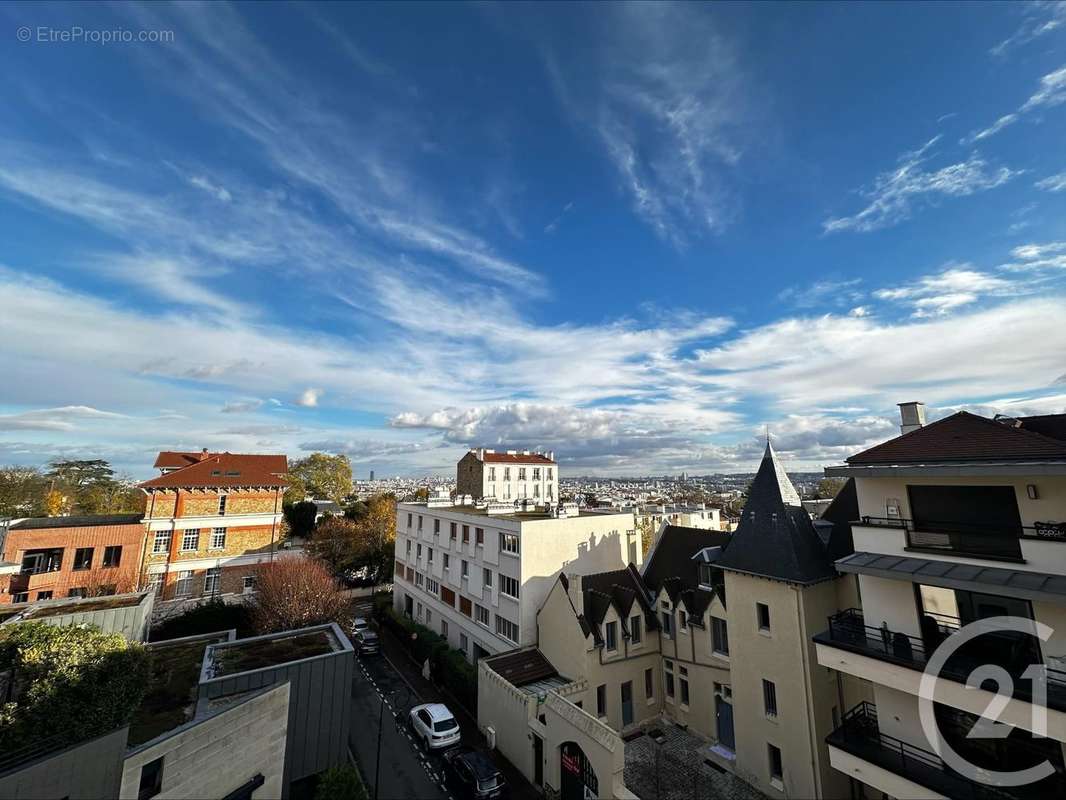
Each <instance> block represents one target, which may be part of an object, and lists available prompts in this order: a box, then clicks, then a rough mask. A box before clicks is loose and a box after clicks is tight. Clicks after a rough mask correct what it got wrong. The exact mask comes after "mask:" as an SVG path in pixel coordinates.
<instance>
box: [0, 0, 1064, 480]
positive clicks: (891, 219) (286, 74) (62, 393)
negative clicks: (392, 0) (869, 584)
mask: <svg viewBox="0 0 1066 800" xmlns="http://www.w3.org/2000/svg"><path fill="white" fill-rule="evenodd" d="M0 23H2V30H0V35H3V36H6V37H7V41H6V42H5V44H4V46H3V47H0V102H2V106H0V107H2V108H3V109H4V113H3V114H2V115H0V242H2V243H3V246H2V248H0V291H2V297H3V311H2V313H0V342H2V347H0V364H2V366H3V381H2V384H0V385H2V389H0V463H43V462H45V461H47V460H48V459H50V458H54V457H56V456H74V455H76V456H85V457H87V456H92V457H103V458H107V459H110V460H112V461H113V462H114V463H115V464H116V465H118V466H119V467H120V468H121V469H122V470H124V471H125V472H127V473H129V474H131V475H133V476H144V475H147V474H149V472H150V466H151V462H152V460H153V458H154V455H155V452H156V451H157V450H159V449H161V448H195V449H198V448H200V447H210V448H212V449H229V450H232V451H257V452H264V451H277V452H285V453H287V454H288V455H289V456H290V457H298V456H300V455H302V454H304V453H306V452H308V451H312V450H328V451H332V452H344V453H347V454H348V455H349V456H350V457H351V458H352V460H353V462H354V463H355V466H356V470H357V473H358V474H361V475H365V474H366V471H367V470H369V469H375V470H376V472H377V474H378V475H383V474H408V475H412V474H424V473H427V472H441V473H443V472H447V471H449V470H450V469H451V468H452V465H453V464H454V462H455V460H456V458H457V456H458V455H459V454H461V452H462V448H464V447H466V446H471V445H479V444H483V445H487V446H497V447H505V446H511V447H544V448H552V449H554V450H556V452H557V455H558V456H559V457H560V458H561V460H562V463H563V466H564V474H566V473H569V474H578V473H580V474H605V475H606V474H626V475H632V474H647V473H662V472H676V471H680V470H688V471H690V472H711V471H739V470H745V469H748V468H750V467H751V466H752V464H753V462H754V460H755V459H756V457H757V455H758V452H759V445H758V439H759V437H760V435H761V434H762V432H763V431H764V430H765V428H766V427H767V426H769V429H770V430H771V432H772V434H773V436H774V437H775V440H776V442H777V444H778V446H779V449H781V450H782V451H783V455H784V458H785V460H786V461H787V462H788V463H789V465H790V466H791V467H792V468H807V469H816V468H818V467H819V466H821V465H823V464H826V463H832V462H836V461H839V460H840V459H841V458H842V457H844V456H845V455H847V454H848V453H851V452H854V451H856V450H857V449H859V448H861V447H862V446H864V445H866V444H868V443H873V442H876V441H879V440H883V439H884V438H887V437H889V436H891V435H892V434H893V433H894V432H895V430H896V427H895V426H896V424H897V422H896V409H895V404H896V403H897V402H900V401H905V400H923V401H925V402H926V403H927V404H928V405H929V406H930V413H931V416H938V415H943V414H946V413H949V412H950V411H951V410H953V409H957V408H960V407H966V408H972V409H976V410H979V411H982V412H985V413H993V412H996V411H1001V412H1005V413H1014V414H1024V413H1048V412H1059V411H1064V410H1066V281H1064V278H1066V214H1064V212H1066V144H1064V143H1066V3H1062V2H1039V3H1030V4H1020V3H1010V4H994V3H980V4H974V5H967V4H961V3H960V4H935V5H934V4H834V5H827V6H819V5H815V4H809V3H805V4H793V5H776V4H757V5H753V6H743V5H725V4H716V5H695V4H686V5H677V6H674V5H667V4H662V3H655V4H649V5H621V4H619V5H606V4H595V5H580V6H579V5H573V6H567V5H563V4H559V3H557V4H549V5H538V6H523V5H519V4H503V5H493V4H486V5H476V6H475V5H466V6H463V5H446V4H430V5H424V6H419V5H414V4H394V5H369V4H366V5H351V6H340V5H322V6H312V5H302V4H301V5H287V4H263V5H256V6H252V5H242V6H239V7H233V6H226V5H221V4H210V5H206V6H201V5H196V4H183V5H180V6H165V5H160V4H151V5H146V6H137V5H132V4H128V5H127V4H122V5H116V6H109V7H100V6H90V5H88V4H76V5H59V4H56V5H40V4H26V5H19V4H5V5H3V6H0ZM73 26H81V27H82V28H83V29H85V30H86V31H99V30H107V31H118V32H120V35H121V32H129V34H130V35H131V36H132V38H134V40H135V41H131V42H113V43H110V44H103V43H99V42H85V41H78V42H63V41H61V40H59V39H60V38H61V37H62V36H63V35H64V34H65V33H67V32H69V31H70V30H71V29H72V27H73ZM23 29H24V30H23ZM141 32H151V34H150V35H149V36H148V37H147V38H159V37H158V36H157V35H156V32H163V34H162V35H163V37H164V38H168V39H170V41H167V42H158V41H145V42H141V41H136V39H138V38H141V37H140V34H141ZM26 36H29V38H30V40H29V41H26V42H23V41H19V39H21V38H25V37H26Z"/></svg>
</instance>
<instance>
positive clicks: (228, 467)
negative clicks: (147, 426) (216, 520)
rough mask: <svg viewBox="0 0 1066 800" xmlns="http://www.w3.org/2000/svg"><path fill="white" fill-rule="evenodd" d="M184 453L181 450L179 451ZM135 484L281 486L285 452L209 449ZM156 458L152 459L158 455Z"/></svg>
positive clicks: (147, 486) (160, 486)
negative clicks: (216, 450) (266, 453)
mask: <svg viewBox="0 0 1066 800" xmlns="http://www.w3.org/2000/svg"><path fill="white" fill-rule="evenodd" d="M182 455H184V454H182ZM196 455H197V459H198V460H197V461H196V462H195V463H192V464H189V465H188V466H184V467H181V468H180V469H175V470H174V471H173V472H168V473H167V474H165V475H160V476H159V477H158V478H152V479H151V480H149V481H145V482H144V483H141V484H139V486H140V487H141V488H142V489H176V488H179V487H185V486H195V487H207V488H228V487H236V486H285V485H286V483H287V481H286V480H285V474H286V473H287V472H288V471H289V467H288V460H287V459H286V458H285V456H277V455H243V454H238V453H213V454H209V455H208V456H207V458H205V459H203V460H199V455H200V454H196ZM162 457H163V454H162V453H160V458H159V459H156V463H158V462H159V460H160V459H162Z"/></svg>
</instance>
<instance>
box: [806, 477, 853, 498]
mask: <svg viewBox="0 0 1066 800" xmlns="http://www.w3.org/2000/svg"><path fill="white" fill-rule="evenodd" d="M845 483H846V481H845V480H844V479H843V478H822V479H821V480H820V481H818V487H817V488H816V489H815V490H814V497H815V499H816V500H832V499H833V498H834V497H836V496H837V494H839V492H840V490H841V489H843V488H844V484H845Z"/></svg>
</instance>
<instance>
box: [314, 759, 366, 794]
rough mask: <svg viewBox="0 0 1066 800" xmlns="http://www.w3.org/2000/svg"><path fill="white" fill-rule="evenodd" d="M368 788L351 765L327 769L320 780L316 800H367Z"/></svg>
mask: <svg viewBox="0 0 1066 800" xmlns="http://www.w3.org/2000/svg"><path fill="white" fill-rule="evenodd" d="M366 797H367V791H366V786H364V785H363V778H362V776H360V775H359V770H357V769H356V768H355V767H353V766H352V765H351V764H342V765H340V766H339V767H332V768H330V769H327V770H326V771H325V772H323V773H322V775H321V776H320V777H319V779H318V788H317V789H316V790H315V800H366Z"/></svg>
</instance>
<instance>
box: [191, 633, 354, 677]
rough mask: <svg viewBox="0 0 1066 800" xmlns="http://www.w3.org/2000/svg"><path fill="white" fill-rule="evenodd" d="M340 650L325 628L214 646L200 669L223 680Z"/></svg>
mask: <svg viewBox="0 0 1066 800" xmlns="http://www.w3.org/2000/svg"><path fill="white" fill-rule="evenodd" d="M343 649H344V648H343V647H342V646H341V644H340V642H339V641H338V640H337V637H336V636H335V635H334V634H333V631H332V629H331V628H329V627H316V628H311V629H304V630H296V631H284V632H282V633H276V634H270V635H267V636H256V637H254V638H251V639H238V640H236V641H234V642H228V643H225V644H223V645H220V646H216V647H214V648H212V649H211V652H210V654H209V655H208V657H207V658H206V659H205V664H204V669H205V670H207V669H208V668H210V672H209V675H208V677H209V678H223V677H228V676H230V675H237V674H239V673H242V672H251V671H253V670H257V669H266V668H269V667H277V666H280V665H282V664H288V663H291V662H293V661H302V660H304V659H305V658H312V657H314V656H321V655H326V654H328V653H336V652H339V651H340V650H343ZM207 662H209V663H207Z"/></svg>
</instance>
